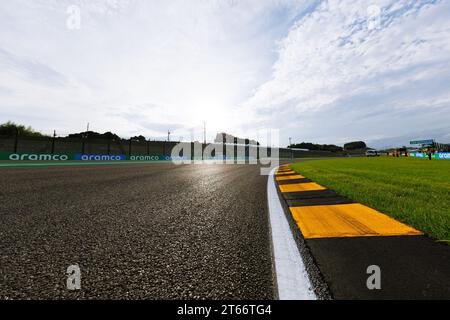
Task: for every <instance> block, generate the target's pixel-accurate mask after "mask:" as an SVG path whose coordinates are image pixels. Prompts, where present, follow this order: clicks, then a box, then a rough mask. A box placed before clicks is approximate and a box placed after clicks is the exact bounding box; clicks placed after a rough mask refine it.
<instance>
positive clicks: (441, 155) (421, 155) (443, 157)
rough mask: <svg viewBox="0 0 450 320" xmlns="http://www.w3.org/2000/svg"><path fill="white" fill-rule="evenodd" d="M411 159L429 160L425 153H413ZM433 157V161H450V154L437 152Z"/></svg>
mask: <svg viewBox="0 0 450 320" xmlns="http://www.w3.org/2000/svg"><path fill="white" fill-rule="evenodd" d="M411 157H415V158H424V159H425V158H426V159H428V155H427V154H426V153H425V152H412V153H411ZM431 157H432V158H433V159H440V160H450V152H436V153H434V154H432V155H431Z"/></svg>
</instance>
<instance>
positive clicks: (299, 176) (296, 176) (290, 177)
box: [275, 174, 305, 181]
mask: <svg viewBox="0 0 450 320" xmlns="http://www.w3.org/2000/svg"><path fill="white" fill-rule="evenodd" d="M304 178H305V177H304V176H302V175H299V174H294V175H292V176H279V177H276V178H275V179H276V180H277V181H284V180H295V179H304Z"/></svg>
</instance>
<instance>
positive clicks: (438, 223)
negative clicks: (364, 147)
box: [291, 157, 450, 243]
mask: <svg viewBox="0 0 450 320" xmlns="http://www.w3.org/2000/svg"><path fill="white" fill-rule="evenodd" d="M291 167H292V168H293V169H294V170H295V171H297V172H299V173H301V174H303V175H304V176H305V177H307V178H310V179H312V180H313V181H315V182H317V183H319V184H321V185H323V186H326V187H328V188H330V189H332V190H334V191H336V192H338V193H340V194H341V195H343V196H347V197H349V198H351V199H353V200H356V201H359V202H361V203H363V204H365V205H368V206H369V207H372V208H374V209H377V210H379V211H381V212H383V213H386V214H388V215H389V216H391V217H393V218H395V219H397V220H399V221H402V222H404V223H406V224H408V225H410V226H413V227H415V228H417V229H419V230H421V231H423V232H425V233H426V234H428V235H429V236H431V237H433V238H436V239H439V240H442V241H445V242H447V243H450V161H447V160H432V161H429V160H425V159H414V158H390V157H379V158H342V159H332V160H318V161H303V162H299V163H294V164H292V165H291Z"/></svg>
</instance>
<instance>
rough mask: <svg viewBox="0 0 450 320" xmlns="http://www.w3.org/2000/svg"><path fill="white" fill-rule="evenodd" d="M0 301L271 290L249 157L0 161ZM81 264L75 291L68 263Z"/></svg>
mask: <svg viewBox="0 0 450 320" xmlns="http://www.w3.org/2000/svg"><path fill="white" fill-rule="evenodd" d="M0 177H1V179H0V203H1V206H0V266H1V268H0V299H191V298H195V299H273V298H274V292H275V289H274V281H273V269H272V262H271V250H270V232H269V225H268V212H267V195H266V189H267V176H262V175H260V167H259V166H256V165H173V164H145V165H143V164H130V165H101V166H100V165H93V166H88V165H86V166H52V167H50V166H49V167H46V166H44V167H2V168H0ZM73 264H78V265H79V266H80V268H81V287H82V289H81V290H78V291H69V290H67V288H66V279H67V275H66V269H67V267H68V266H69V265H73Z"/></svg>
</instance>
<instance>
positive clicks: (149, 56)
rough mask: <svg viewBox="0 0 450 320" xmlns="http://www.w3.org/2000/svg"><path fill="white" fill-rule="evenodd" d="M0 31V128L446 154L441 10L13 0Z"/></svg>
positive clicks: (229, 1) (394, 3)
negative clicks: (426, 145) (268, 137)
mask: <svg viewBox="0 0 450 320" xmlns="http://www.w3.org/2000/svg"><path fill="white" fill-rule="evenodd" d="M78 13H79V15H78ZM78 17H79V19H78ZM0 21H1V22H0V23H1V25H2V27H1V28H0V122H5V121H7V120H12V121H16V122H20V123H23V124H27V125H31V126H33V127H34V128H35V129H38V130H41V131H44V132H52V131H53V129H56V130H57V132H59V133H61V134H63V133H69V132H79V131H82V130H84V129H85V128H86V124H87V123H88V122H89V123H90V128H91V129H92V130H95V131H100V132H104V131H113V132H116V133H118V134H120V135H122V136H124V137H127V136H131V135H136V134H143V135H145V136H146V137H148V138H152V139H159V138H163V137H164V136H166V132H167V130H168V129H169V130H170V131H171V132H172V137H175V139H179V138H182V139H183V140H190V139H191V138H193V139H196V140H201V139H202V138H201V137H202V128H203V121H205V122H206V128H207V136H208V140H212V139H213V137H214V136H215V134H216V133H217V132H221V131H225V132H229V133H232V134H235V135H238V136H241V137H243V136H246V137H249V138H253V139H259V140H260V141H264V139H265V138H264V136H265V134H266V132H267V130H279V136H280V145H286V144H287V143H288V138H289V137H292V140H293V141H294V142H301V141H310V142H318V143H336V144H342V143H344V142H348V141H351V140H365V141H367V142H369V143H370V145H372V146H375V147H379V148H381V147H385V146H393V145H402V144H407V143H408V141H409V140H412V139H416V138H435V139H437V140H438V141H440V142H446V143H450V1H446V0H441V1H438V0H435V1H432V0H417V1H411V0H372V1H362V0H361V1H347V0H340V1H331V0H330V1H313V0H190V1H185V0H168V1H159V0H34V1H29V0H12V1H2V2H0ZM78 22H79V23H78Z"/></svg>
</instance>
